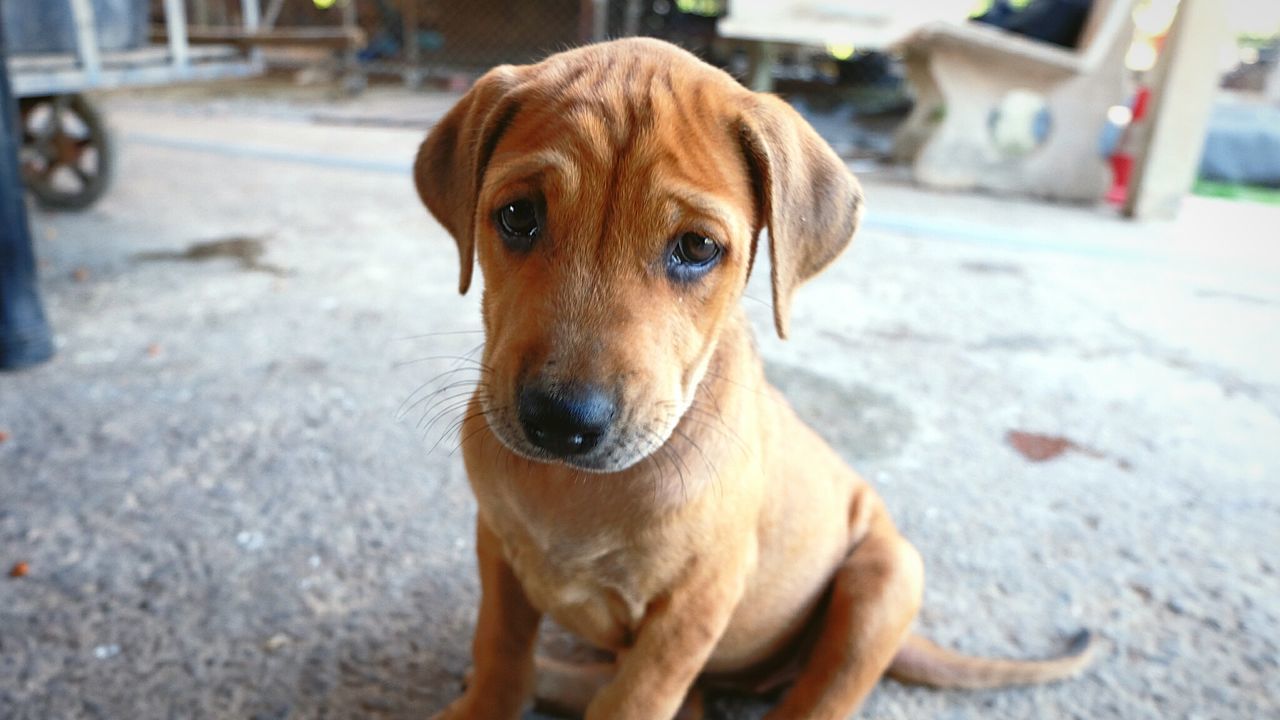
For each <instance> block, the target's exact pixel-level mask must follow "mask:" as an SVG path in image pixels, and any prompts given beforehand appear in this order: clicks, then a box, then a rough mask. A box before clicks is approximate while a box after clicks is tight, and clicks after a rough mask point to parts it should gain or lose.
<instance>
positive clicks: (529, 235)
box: [498, 200, 538, 247]
mask: <svg viewBox="0 0 1280 720" xmlns="http://www.w3.org/2000/svg"><path fill="white" fill-rule="evenodd" d="M498 226H499V227H500V228H501V229H502V234H503V235H506V236H507V239H508V240H509V241H514V242H516V243H518V244H520V245H522V246H526V247H527V246H528V244H529V243H531V242H532V241H533V238H535V237H536V236H537V235H538V207H537V205H534V204H533V201H532V200H516V201H515V202H511V203H507V204H506V205H503V206H502V207H501V208H499V209H498Z"/></svg>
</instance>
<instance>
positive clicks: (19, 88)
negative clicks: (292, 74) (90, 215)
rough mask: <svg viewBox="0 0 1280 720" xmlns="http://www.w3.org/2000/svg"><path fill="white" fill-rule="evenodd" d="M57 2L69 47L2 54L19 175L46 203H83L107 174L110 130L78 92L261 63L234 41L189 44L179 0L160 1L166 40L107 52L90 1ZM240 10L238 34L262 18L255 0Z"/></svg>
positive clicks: (226, 74)
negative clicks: (14, 106)
mask: <svg viewBox="0 0 1280 720" xmlns="http://www.w3.org/2000/svg"><path fill="white" fill-rule="evenodd" d="M45 1H46V2H48V1H57V0H45ZM61 1H63V2H67V3H69V4H70V9H71V18H72V23H73V25H74V28H75V50H74V52H67V53H56V54H39V55H18V56H14V57H11V58H9V60H8V69H9V77H10V81H11V84H12V87H13V94H14V96H15V97H16V98H18V109H19V115H20V117H19V122H20V124H21V130H22V147H21V155H22V174H23V180H24V181H25V184H26V186H27V189H28V190H29V191H30V192H31V194H32V195H34V196H35V198H36V200H37V201H39V202H40V204H41V205H44V206H45V207H50V208H57V209H81V208H85V207H88V206H89V205H91V204H92V203H93V202H95V201H96V200H97V199H98V198H99V197H100V196H101V195H102V193H103V192H105V191H106V189H107V186H108V185H109V183H110V180H111V176H112V170H113V165H114V160H113V156H114V153H113V151H112V146H113V143H112V140H111V136H110V133H109V132H108V129H107V127H106V124H105V123H104V122H103V120H102V117H101V115H100V113H99V112H98V110H97V108H96V107H94V105H93V103H92V102H91V101H90V100H89V99H88V98H86V97H85V96H84V95H82V94H81V93H83V92H85V91H88V90H100V89H112V88H122V87H137V86H144V85H163V84H167V83H177V82H192V81H200V80H221V79H225V78H238V77H248V76H252V75H258V74H261V73H262V71H263V69H264V62H263V59H262V55H261V53H260V52H259V51H258V50H256V49H250V48H244V47H241V46H238V45H235V44H219V45H199V46H194V47H193V46H192V45H191V43H190V42H189V41H188V37H187V17H186V9H185V7H184V5H183V0H164V18H165V28H166V36H167V40H166V44H164V45H158V44H156V45H147V46H144V47H140V48H135V49H130V50H119V51H107V52H104V51H102V50H101V49H100V47H99V44H98V37H97V34H96V31H95V28H96V22H95V20H96V18H95V17H94V9H93V5H92V3H91V1H90V0H61ZM240 8H241V16H242V18H243V23H244V29H245V32H246V33H252V32H255V31H256V30H257V29H258V27H259V25H260V23H261V11H260V6H259V0H241V1H240ZM87 158H88V159H92V163H89V162H88V161H87V160H86V159H87Z"/></svg>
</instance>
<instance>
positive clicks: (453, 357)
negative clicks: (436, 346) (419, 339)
mask: <svg viewBox="0 0 1280 720" xmlns="http://www.w3.org/2000/svg"><path fill="white" fill-rule="evenodd" d="M472 352H475V350H472ZM435 360H453V361H454V362H456V363H458V364H462V363H471V364H472V365H475V366H477V367H480V368H483V369H484V370H485V371H487V372H493V368H491V367H489V366H488V365H485V364H484V363H482V362H480V361H479V360H476V359H475V358H470V357H467V356H466V355H428V356H426V357H420V358H414V359H412V360H402V361H400V362H398V363H396V364H395V365H394V367H396V368H402V367H407V366H409V365H417V364H418V363H424V362H432V361H435Z"/></svg>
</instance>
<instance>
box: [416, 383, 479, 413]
mask: <svg viewBox="0 0 1280 720" xmlns="http://www.w3.org/2000/svg"><path fill="white" fill-rule="evenodd" d="M479 385H480V381H478V380H459V381H457V382H452V383H448V384H446V385H442V386H441V387H439V388H436V389H435V390H433V391H431V392H430V393H427V394H426V395H423V396H422V397H420V398H418V399H417V400H415V401H414V402H413V404H412V405H410V406H409V407H407V408H404V411H403V412H402V413H399V415H398V418H397V419H399V418H403V417H404V416H405V415H408V414H409V413H410V412H411V411H413V410H414V409H415V408H417V407H418V406H419V405H421V404H422V403H424V402H427V401H429V400H432V399H433V398H435V397H437V396H438V395H440V393H443V392H448V391H449V390H456V389H457V388H460V387H470V388H472V389H475V388H476V387H478V386H479ZM419 390H421V388H419V389H418V390H415V391H414V393H415V394H416V393H417V392H418V391H419ZM412 397H413V396H412V395H410V398H412ZM405 402H409V399H408V398H406V399H405ZM403 405H404V403H401V406H402V407H403Z"/></svg>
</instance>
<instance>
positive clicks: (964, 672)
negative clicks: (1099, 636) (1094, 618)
mask: <svg viewBox="0 0 1280 720" xmlns="http://www.w3.org/2000/svg"><path fill="white" fill-rule="evenodd" d="M1094 650H1095V643H1094V641H1093V634H1092V633H1090V632H1089V631H1088V630H1081V631H1080V632H1079V633H1078V634H1076V636H1075V637H1073V638H1072V639H1071V643H1070V644H1069V645H1068V646H1067V649H1066V652H1064V653H1063V654H1062V655H1060V656H1058V657H1055V658H1052V659H1049V660H997V659H990V658H980V657H972V656H969V655H962V654H960V653H958V652H954V651H952V650H948V649H946V648H944V647H941V646H939V645H937V644H935V643H934V642H932V641H930V640H927V639H925V638H923V637H921V636H919V635H915V634H912V635H911V636H910V637H908V638H907V641H906V642H905V643H904V644H903V646H902V649H900V650H898V654H897V655H896V656H894V658H893V663H892V664H890V665H889V670H888V672H887V674H888V676H889V677H891V678H893V679H894V680H897V681H898V682H903V683H907V684H910V685H929V686H932V687H937V688H969V689H983V688H996V687H1005V686H1007V685H1034V684H1036V683H1045V682H1052V681H1054V680H1061V679H1063V678H1067V677H1071V676H1072V675H1075V674H1076V673H1079V672H1080V671H1081V670H1084V669H1085V668H1086V667H1088V665H1089V663H1090V662H1092V661H1093V655H1094Z"/></svg>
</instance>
